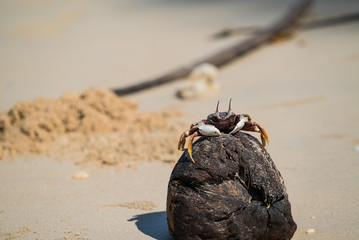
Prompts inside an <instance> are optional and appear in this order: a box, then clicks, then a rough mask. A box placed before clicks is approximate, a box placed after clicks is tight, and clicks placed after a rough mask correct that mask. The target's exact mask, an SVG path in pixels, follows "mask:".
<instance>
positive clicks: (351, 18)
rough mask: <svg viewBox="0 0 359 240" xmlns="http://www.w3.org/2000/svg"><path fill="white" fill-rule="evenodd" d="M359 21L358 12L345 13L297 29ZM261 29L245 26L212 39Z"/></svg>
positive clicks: (225, 30) (254, 32) (302, 23)
mask: <svg viewBox="0 0 359 240" xmlns="http://www.w3.org/2000/svg"><path fill="white" fill-rule="evenodd" d="M355 21H359V12H354V13H347V14H344V15H338V16H333V17H327V18H323V19H318V20H312V21H308V22H300V23H298V28H299V29H300V30H301V31H303V30H311V29H316V28H323V27H331V26H335V25H339V24H347V23H351V22H355ZM261 31H262V28H261V27H259V26H246V27H239V28H227V29H224V30H222V31H220V32H218V33H215V34H214V35H213V37H214V38H216V39H220V38H226V37H229V36H232V35H238V34H258V33H261Z"/></svg>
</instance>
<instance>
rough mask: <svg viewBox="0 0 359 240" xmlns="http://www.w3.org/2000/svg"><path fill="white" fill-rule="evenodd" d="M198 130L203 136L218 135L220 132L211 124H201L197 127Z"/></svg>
mask: <svg viewBox="0 0 359 240" xmlns="http://www.w3.org/2000/svg"><path fill="white" fill-rule="evenodd" d="M198 130H199V132H200V133H201V134H202V135H204V136H219V135H221V132H220V131H219V130H218V129H217V128H216V127H215V126H213V125H207V124H205V125H202V126H199V127H198Z"/></svg>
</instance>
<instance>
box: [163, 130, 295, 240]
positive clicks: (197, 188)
mask: <svg viewBox="0 0 359 240" xmlns="http://www.w3.org/2000/svg"><path fill="white" fill-rule="evenodd" d="M192 154H193V158H194V160H195V161H196V163H193V162H192V161H191V159H190V157H189V154H188V152H187V151H185V152H184V153H183V154H182V156H181V157H180V159H179V160H178V162H177V164H176V165H175V167H174V169H173V172H172V174H171V177H170V181H169V184H168V195H167V222H168V228H169V231H170V234H171V235H172V236H173V237H174V239H248V240H249V239H257V240H258V239H276V240H280V239H291V238H292V236H293V234H294V232H295V230H296V229H297V225H296V223H295V222H294V220H293V218H292V214H291V206H290V203H289V201H288V194H287V192H286V188H285V185H284V181H283V178H282V177H281V175H280V172H279V171H278V170H277V168H276V166H275V164H274V162H273V161H272V159H271V157H270V155H269V154H268V153H267V151H266V150H265V149H264V148H263V147H262V145H261V144H260V143H259V141H258V140H257V139H256V138H255V137H253V136H251V135H249V134H246V133H242V132H238V133H237V134H235V135H230V134H222V135H221V136H219V137H201V138H200V139H198V141H196V142H195V143H194V144H193V151H192Z"/></svg>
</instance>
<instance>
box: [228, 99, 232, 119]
mask: <svg viewBox="0 0 359 240" xmlns="http://www.w3.org/2000/svg"><path fill="white" fill-rule="evenodd" d="M231 103H232V98H231V99H230V100H229V107H228V114H227V115H228V116H229V115H231V114H232V109H231Z"/></svg>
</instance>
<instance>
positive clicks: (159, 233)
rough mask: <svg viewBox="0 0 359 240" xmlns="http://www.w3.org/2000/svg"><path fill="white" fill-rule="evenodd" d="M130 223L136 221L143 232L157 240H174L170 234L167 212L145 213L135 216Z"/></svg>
mask: <svg viewBox="0 0 359 240" xmlns="http://www.w3.org/2000/svg"><path fill="white" fill-rule="evenodd" d="M128 221H131V222H132V221H136V222H135V224H136V226H137V228H138V230H140V231H141V232H143V233H144V234H146V235H147V236H150V237H152V238H154V239H157V240H171V239H173V238H172V237H171V235H170V234H169V233H168V228H167V220H166V212H165V211H162V212H153V213H145V214H139V215H136V216H134V217H133V218H131V219H128Z"/></svg>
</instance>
